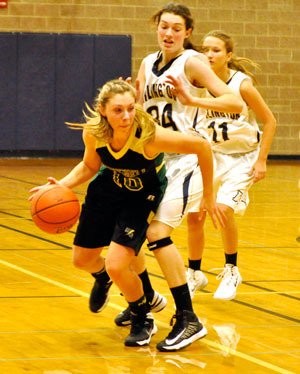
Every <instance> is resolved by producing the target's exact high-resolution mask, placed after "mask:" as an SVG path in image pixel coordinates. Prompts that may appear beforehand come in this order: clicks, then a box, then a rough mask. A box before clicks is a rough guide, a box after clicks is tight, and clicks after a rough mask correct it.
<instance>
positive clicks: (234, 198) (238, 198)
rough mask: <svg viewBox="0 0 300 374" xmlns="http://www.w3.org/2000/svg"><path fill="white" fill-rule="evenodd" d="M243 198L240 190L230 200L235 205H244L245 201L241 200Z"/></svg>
mask: <svg viewBox="0 0 300 374" xmlns="http://www.w3.org/2000/svg"><path fill="white" fill-rule="evenodd" d="M243 197H244V193H243V192H242V191H241V190H238V191H237V193H236V195H235V196H234V197H233V198H232V200H233V201H234V202H235V203H244V204H246V201H245V199H243Z"/></svg>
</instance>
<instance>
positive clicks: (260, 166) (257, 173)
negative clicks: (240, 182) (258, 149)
mask: <svg viewBox="0 0 300 374" xmlns="http://www.w3.org/2000/svg"><path fill="white" fill-rule="evenodd" d="M266 173H267V166H266V162H264V161H259V160H257V161H256V163H255V164H254V165H253V166H252V168H251V170H250V171H249V173H248V175H250V176H251V177H253V183H256V182H259V181H260V180H262V179H264V178H265V176H266Z"/></svg>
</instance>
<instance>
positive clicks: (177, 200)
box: [153, 155, 203, 228]
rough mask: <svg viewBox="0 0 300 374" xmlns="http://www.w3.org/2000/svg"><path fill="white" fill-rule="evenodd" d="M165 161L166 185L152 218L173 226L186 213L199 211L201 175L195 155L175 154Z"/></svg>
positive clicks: (178, 222) (180, 220)
mask: <svg viewBox="0 0 300 374" xmlns="http://www.w3.org/2000/svg"><path fill="white" fill-rule="evenodd" d="M165 161H166V169H167V178H168V186H167V188H166V191H165V194H164V197H163V199H162V201H161V203H160V205H159V208H158V210H157V212H156V214H155V216H154V218H153V219H154V220H157V221H160V222H163V223H165V224H166V225H169V226H171V227H173V228H175V227H177V226H179V225H180V223H181V222H182V220H183V218H184V217H185V215H186V214H187V213H190V212H198V211H199V207H200V202H201V198H202V191H203V186H202V177H201V171H200V168H199V166H198V159H197V157H196V155H177V156H173V157H172V158H166V160H165Z"/></svg>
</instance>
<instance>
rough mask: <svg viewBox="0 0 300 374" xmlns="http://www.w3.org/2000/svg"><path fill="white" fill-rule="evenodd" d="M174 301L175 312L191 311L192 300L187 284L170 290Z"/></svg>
mask: <svg viewBox="0 0 300 374" xmlns="http://www.w3.org/2000/svg"><path fill="white" fill-rule="evenodd" d="M170 290H171V292H172V295H173V298H174V301H175V305H176V310H178V311H179V310H180V311H182V310H190V311H191V312H192V311H193V306H192V300H191V295H190V291H189V288H188V285H187V283H185V284H183V285H182V286H178V287H174V288H171V289H170Z"/></svg>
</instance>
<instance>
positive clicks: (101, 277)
mask: <svg viewBox="0 0 300 374" xmlns="http://www.w3.org/2000/svg"><path fill="white" fill-rule="evenodd" d="M91 274H92V276H93V277H94V278H95V279H97V281H99V282H104V283H107V282H108V281H109V280H110V278H109V275H108V274H107V272H106V270H105V268H103V269H101V270H100V271H97V273H91Z"/></svg>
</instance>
